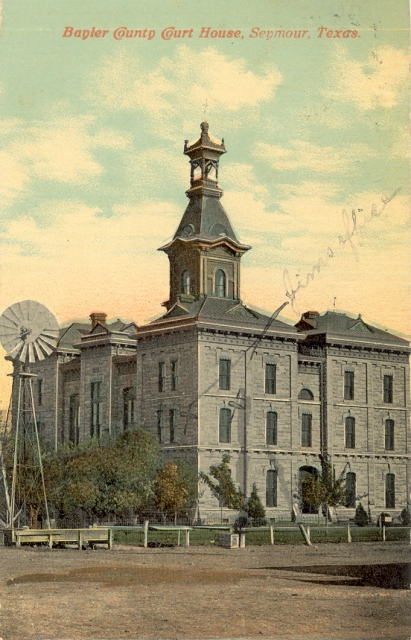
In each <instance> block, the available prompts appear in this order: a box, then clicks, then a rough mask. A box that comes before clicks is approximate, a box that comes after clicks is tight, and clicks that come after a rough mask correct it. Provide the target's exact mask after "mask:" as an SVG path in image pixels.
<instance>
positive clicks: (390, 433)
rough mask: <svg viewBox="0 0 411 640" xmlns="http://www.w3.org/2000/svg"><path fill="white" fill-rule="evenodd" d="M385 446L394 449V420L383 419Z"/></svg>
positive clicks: (388, 449)
mask: <svg viewBox="0 0 411 640" xmlns="http://www.w3.org/2000/svg"><path fill="white" fill-rule="evenodd" d="M385 448H386V449H387V451H394V420H386V421H385Z"/></svg>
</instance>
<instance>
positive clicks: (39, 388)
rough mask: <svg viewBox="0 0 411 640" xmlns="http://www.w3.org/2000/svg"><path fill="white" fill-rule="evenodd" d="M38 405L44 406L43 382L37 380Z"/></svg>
mask: <svg viewBox="0 0 411 640" xmlns="http://www.w3.org/2000/svg"><path fill="white" fill-rule="evenodd" d="M37 404H38V405H42V404H43V380H41V379H39V380H37Z"/></svg>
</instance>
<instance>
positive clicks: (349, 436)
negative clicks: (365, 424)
mask: <svg viewBox="0 0 411 640" xmlns="http://www.w3.org/2000/svg"><path fill="white" fill-rule="evenodd" d="M345 447H346V448H347V449H355V418H353V417H351V416H350V417H348V418H346V419H345Z"/></svg>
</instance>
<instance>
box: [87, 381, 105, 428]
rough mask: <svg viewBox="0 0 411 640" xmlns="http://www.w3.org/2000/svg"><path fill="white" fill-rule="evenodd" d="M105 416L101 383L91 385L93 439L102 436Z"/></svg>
mask: <svg viewBox="0 0 411 640" xmlns="http://www.w3.org/2000/svg"><path fill="white" fill-rule="evenodd" d="M102 416H103V401H102V397H101V382H92V383H91V424H90V435H91V437H93V436H97V437H98V438H99V437H100V436H101V422H102Z"/></svg>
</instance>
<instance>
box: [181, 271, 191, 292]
mask: <svg viewBox="0 0 411 640" xmlns="http://www.w3.org/2000/svg"><path fill="white" fill-rule="evenodd" d="M182 289H183V293H186V294H187V295H189V294H190V274H189V273H188V271H183V277H182Z"/></svg>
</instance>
